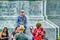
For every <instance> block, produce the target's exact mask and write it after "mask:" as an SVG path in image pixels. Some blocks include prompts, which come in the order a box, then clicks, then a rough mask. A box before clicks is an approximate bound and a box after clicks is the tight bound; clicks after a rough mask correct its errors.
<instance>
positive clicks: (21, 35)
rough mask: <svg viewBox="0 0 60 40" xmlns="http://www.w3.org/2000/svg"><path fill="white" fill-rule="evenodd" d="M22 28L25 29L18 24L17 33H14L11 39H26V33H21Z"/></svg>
mask: <svg viewBox="0 0 60 40" xmlns="http://www.w3.org/2000/svg"><path fill="white" fill-rule="evenodd" d="M24 29H25V28H24V26H23V25H20V27H19V33H17V34H16V35H15V38H14V39H13V40H28V38H27V36H26V34H24V33H23V31H24Z"/></svg>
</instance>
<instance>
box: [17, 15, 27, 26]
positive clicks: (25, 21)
mask: <svg viewBox="0 0 60 40" xmlns="http://www.w3.org/2000/svg"><path fill="white" fill-rule="evenodd" d="M18 24H20V25H22V17H21V16H18V18H17V25H18ZM26 25H27V17H26V16H25V15H24V26H26Z"/></svg>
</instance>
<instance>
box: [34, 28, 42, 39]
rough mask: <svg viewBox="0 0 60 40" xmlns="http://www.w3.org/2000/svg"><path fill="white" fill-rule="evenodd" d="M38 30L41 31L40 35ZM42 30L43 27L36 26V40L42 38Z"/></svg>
mask: <svg viewBox="0 0 60 40" xmlns="http://www.w3.org/2000/svg"><path fill="white" fill-rule="evenodd" d="M38 32H39V33H40V35H38ZM42 32H43V28H42V27H40V28H35V29H34V31H33V35H34V40H42Z"/></svg>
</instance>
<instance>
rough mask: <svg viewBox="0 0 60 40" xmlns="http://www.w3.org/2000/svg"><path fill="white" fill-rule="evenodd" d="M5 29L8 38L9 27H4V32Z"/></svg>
mask: <svg viewBox="0 0 60 40" xmlns="http://www.w3.org/2000/svg"><path fill="white" fill-rule="evenodd" d="M5 29H6V34H7V36H8V28H7V27H4V29H3V32H4V30H5Z"/></svg>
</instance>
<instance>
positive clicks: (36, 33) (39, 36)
mask: <svg viewBox="0 0 60 40" xmlns="http://www.w3.org/2000/svg"><path fill="white" fill-rule="evenodd" d="M16 23H17V27H16V28H15V31H14V32H12V35H9V33H8V28H7V27H4V29H3V31H2V32H1V33H0V40H9V38H12V39H11V40H28V35H26V28H27V17H26V16H25V14H24V10H21V13H20V15H19V16H18V18H17V21H16ZM30 32H31V34H32V35H33V37H32V40H48V39H47V38H46V32H45V31H44V28H43V27H42V25H41V23H39V22H37V23H36V28H34V29H32V28H30Z"/></svg>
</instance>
